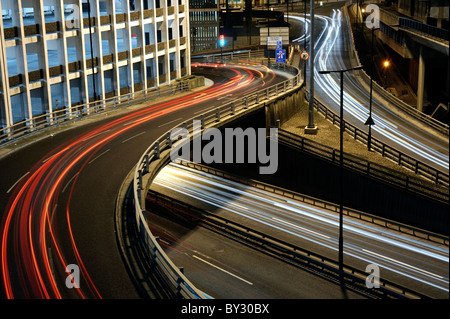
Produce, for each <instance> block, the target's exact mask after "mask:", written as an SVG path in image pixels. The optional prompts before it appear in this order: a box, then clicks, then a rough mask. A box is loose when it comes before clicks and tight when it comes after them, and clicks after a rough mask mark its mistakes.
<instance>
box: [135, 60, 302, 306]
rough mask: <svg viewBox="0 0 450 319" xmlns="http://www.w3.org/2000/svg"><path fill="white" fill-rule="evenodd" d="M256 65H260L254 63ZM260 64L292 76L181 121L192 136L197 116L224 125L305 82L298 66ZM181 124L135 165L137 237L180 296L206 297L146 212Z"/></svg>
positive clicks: (203, 122) (205, 124)
mask: <svg viewBox="0 0 450 319" xmlns="http://www.w3.org/2000/svg"><path fill="white" fill-rule="evenodd" d="M254 67H258V66H257V65H256V64H254ZM259 67H260V68H267V67H269V68H271V69H278V70H280V71H284V72H288V73H290V74H291V75H292V77H290V78H289V79H287V80H285V81H283V82H280V83H277V84H275V85H272V86H270V87H268V88H264V89H262V90H258V91H257V92H254V93H251V94H249V95H247V96H246V97H243V98H239V99H235V100H233V101H231V102H230V103H228V104H225V105H223V106H220V107H217V108H216V109H213V110H210V111H206V112H205V113H203V114H200V115H198V116H196V117H194V118H192V119H190V120H187V121H186V122H184V123H183V124H182V128H184V129H186V130H187V131H188V132H189V136H190V138H192V135H193V130H194V128H193V123H194V121H195V120H198V121H199V122H200V123H201V128H202V129H204V128H207V127H213V126H218V125H223V124H225V123H227V122H228V121H231V120H233V119H235V118H237V117H239V116H242V115H245V114H248V113H250V112H252V111H254V110H257V109H259V108H261V107H264V104H265V103H266V102H271V101H275V100H277V99H279V98H281V97H282V96H284V95H288V94H291V93H293V92H297V91H298V90H300V89H301V88H302V86H303V81H302V79H301V74H300V72H299V70H298V69H297V68H295V67H292V66H280V65H279V64H272V65H268V66H263V65H260V66H259ZM179 128H180V126H176V127H174V128H172V129H171V130H168V131H167V133H165V134H163V135H162V136H161V137H159V138H158V139H157V140H156V141H154V142H153V143H152V144H151V145H150V147H148V148H147V150H146V151H145V152H144V154H143V155H142V157H141V158H140V159H139V162H138V163H137V165H136V168H135V171H134V178H133V181H132V183H133V185H132V186H133V198H134V209H135V216H136V225H137V227H138V231H137V232H138V234H139V238H138V239H139V240H140V241H141V242H142V243H143V246H144V247H146V250H147V254H148V258H150V259H151V260H152V263H153V265H154V266H155V268H156V269H157V270H158V271H159V273H160V275H161V276H162V277H163V278H165V279H166V280H167V283H168V284H170V285H171V286H172V287H173V288H174V289H175V290H176V291H178V293H179V295H180V297H182V298H186V299H204V298H206V296H205V295H204V294H203V293H202V292H201V291H199V290H198V289H197V288H196V287H195V286H194V285H193V284H192V283H191V282H189V280H188V279H187V278H186V277H185V276H184V274H183V273H182V272H181V271H180V269H179V268H178V267H177V266H176V265H174V264H173V263H172V261H171V260H170V258H168V256H167V255H166V254H165V252H164V251H163V249H162V248H161V247H160V245H159V243H158V241H157V239H156V238H155V236H153V234H152V233H151V231H150V229H149V227H148V225H147V220H146V216H145V198H146V192H147V190H148V188H149V186H150V184H151V182H152V181H153V179H154V178H155V176H156V175H157V174H158V172H159V170H160V169H162V167H164V165H166V164H167V163H168V162H169V161H170V152H171V150H172V149H176V148H178V147H180V141H178V142H177V141H173V140H172V139H171V133H170V132H172V131H174V130H176V129H179Z"/></svg>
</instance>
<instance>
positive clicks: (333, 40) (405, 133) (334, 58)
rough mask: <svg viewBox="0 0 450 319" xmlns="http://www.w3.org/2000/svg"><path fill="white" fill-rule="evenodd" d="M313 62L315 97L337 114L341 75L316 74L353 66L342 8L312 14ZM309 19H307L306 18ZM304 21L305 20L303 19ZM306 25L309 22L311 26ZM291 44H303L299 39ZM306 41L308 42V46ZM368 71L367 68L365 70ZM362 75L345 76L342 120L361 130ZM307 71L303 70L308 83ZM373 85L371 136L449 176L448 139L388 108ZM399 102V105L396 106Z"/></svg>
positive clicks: (297, 20) (364, 108)
mask: <svg viewBox="0 0 450 319" xmlns="http://www.w3.org/2000/svg"><path fill="white" fill-rule="evenodd" d="M315 18H316V19H315V26H316V27H315V30H316V32H315V40H314V41H315V50H316V55H315V60H314V61H315V62H314V96H315V98H316V99H318V100H320V101H321V102H323V103H324V104H326V105H327V106H328V107H329V108H330V109H332V110H333V111H335V112H336V113H337V114H339V105H340V81H341V79H340V74H339V73H330V74H319V71H321V70H345V69H349V68H352V67H354V66H355V65H356V61H355V59H354V56H353V52H352V51H351V48H352V45H351V44H349V43H351V41H352V39H351V38H350V33H349V32H348V28H347V25H346V22H345V17H343V14H342V11H341V10H333V11H332V14H330V16H323V15H315ZM290 19H291V21H292V22H291V23H293V24H303V23H304V18H303V17H298V16H292V17H290ZM307 19H308V16H307ZM307 21H308V20H307ZM309 23H310V22H307V24H309ZM294 41H296V42H298V43H299V44H303V43H304V38H303V37H302V36H299V37H298V38H296V39H295V40H294ZM308 41H309V37H308V38H307V43H309V42H308ZM366 68H367V66H366ZM361 72H362V71H358V70H355V71H349V72H346V73H344V118H345V120H346V121H348V122H350V123H352V124H354V125H355V126H357V127H358V128H360V129H361V130H363V131H367V130H368V127H367V126H366V125H364V123H365V122H366V121H367V119H368V117H369V98H370V95H369V91H368V87H369V83H366V85H365V86H363V85H362V82H363V81H364V79H365V77H363V76H361ZM308 80H309V68H307V85H308ZM385 94H386V93H385V92H381V90H379V89H378V88H377V87H376V86H375V87H374V93H373V97H372V118H373V120H374V122H375V125H373V126H372V136H373V137H375V138H377V139H379V140H381V141H382V142H384V143H386V144H387V145H390V146H391V147H394V148H396V149H397V150H399V151H401V152H403V153H404V154H408V155H409V156H411V157H413V158H415V159H417V160H419V161H421V162H423V163H426V164H428V165H430V166H432V167H434V168H435V169H438V170H440V171H442V172H444V173H446V174H448V167H449V151H448V150H449V140H448V136H443V135H442V134H437V133H435V132H433V131H432V130H429V129H426V125H423V124H420V122H419V121H412V122H411V121H410V119H409V118H408V117H407V116H405V115H402V113H401V112H396V111H395V109H396V107H397V106H396V105H395V104H393V105H389V103H387V102H386V100H387V99H385V98H383V96H384V95H385ZM399 103H400V102H399Z"/></svg>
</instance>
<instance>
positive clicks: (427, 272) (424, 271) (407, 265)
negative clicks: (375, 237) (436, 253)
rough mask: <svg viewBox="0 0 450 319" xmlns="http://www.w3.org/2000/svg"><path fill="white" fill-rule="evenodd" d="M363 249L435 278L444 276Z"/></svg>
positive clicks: (367, 251)
mask: <svg viewBox="0 0 450 319" xmlns="http://www.w3.org/2000/svg"><path fill="white" fill-rule="evenodd" d="M363 251H365V252H366V253H369V254H372V255H375V256H378V257H380V258H384V259H387V260H389V261H392V262H395V263H397V264H400V265H403V266H406V267H410V268H412V269H415V270H418V271H421V272H423V273H426V274H429V275H431V276H434V277H437V278H439V279H443V278H444V277H442V276H439V275H436V274H433V273H431V272H429V271H426V270H423V269H420V268H417V267H414V266H412V265H409V264H406V263H404V262H401V261H399V260H396V259H393V258H390V257H387V256H383V255H380V254H377V253H374V252H373V251H370V250H367V249H363Z"/></svg>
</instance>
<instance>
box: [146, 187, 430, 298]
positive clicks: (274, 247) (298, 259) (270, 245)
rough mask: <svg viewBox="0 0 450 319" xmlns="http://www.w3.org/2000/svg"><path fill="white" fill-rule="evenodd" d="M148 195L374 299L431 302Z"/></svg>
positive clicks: (204, 213) (207, 214) (299, 249)
mask: <svg viewBox="0 0 450 319" xmlns="http://www.w3.org/2000/svg"><path fill="white" fill-rule="evenodd" d="M149 194H151V196H149V197H148V199H149V200H150V201H153V202H156V203H157V204H159V205H163V206H164V207H165V208H167V209H171V210H173V211H174V212H176V213H180V212H185V213H187V214H188V215H189V216H191V218H194V219H196V220H197V221H199V222H202V223H203V224H205V225H206V224H207V226H208V227H211V226H212V227H214V228H215V229H223V230H225V231H227V232H228V233H231V234H232V235H234V236H235V237H238V238H242V239H243V240H245V242H247V243H248V242H250V243H253V244H255V245H257V247H258V249H260V250H263V251H265V252H267V253H269V254H272V255H275V256H277V257H278V258H280V259H283V260H288V261H291V262H294V263H295V264H300V265H303V266H307V267H309V268H314V269H316V270H319V271H321V272H323V273H326V274H327V275H328V276H331V277H332V278H333V279H334V281H336V282H338V281H339V282H342V281H343V282H345V284H346V285H347V284H348V285H352V286H354V287H355V288H356V289H358V290H360V291H364V292H365V293H366V294H369V295H371V296H373V297H374V298H399V299H429V297H428V296H426V295H424V294H421V293H419V292H416V291H414V290H412V289H409V288H405V287H403V286H401V285H399V284H396V283H394V282H391V281H388V280H386V279H382V278H380V279H379V284H380V287H379V288H372V289H369V288H367V287H366V278H367V277H368V275H369V274H368V273H365V272H363V271H361V270H359V269H357V268H355V267H351V266H348V265H344V267H343V273H340V271H339V264H338V262H336V261H335V260H333V259H331V258H328V257H324V256H322V255H319V254H316V253H314V252H311V251H309V250H307V249H304V248H302V247H299V246H297V245H294V244H291V243H288V242H286V241H282V240H279V239H277V238H275V237H272V236H270V235H268V234H265V233H262V232H260V231H257V230H254V229H251V228H249V227H246V226H243V225H241V224H239V223H236V222H233V221H231V220H228V219H226V218H223V217H220V216H217V214H213V213H211V212H208V211H206V210H202V209H199V208H197V207H194V206H192V205H189V204H186V203H183V202H181V201H179V200H176V199H173V198H170V197H168V196H165V195H161V194H159V193H155V192H153V191H150V192H149Z"/></svg>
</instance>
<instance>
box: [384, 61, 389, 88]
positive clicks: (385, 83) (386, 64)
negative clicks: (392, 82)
mask: <svg viewBox="0 0 450 319" xmlns="http://www.w3.org/2000/svg"><path fill="white" fill-rule="evenodd" d="M389 65H390V62H389V60H384V62H383V66H384V71H383V72H384V88H387V69H388V67H389Z"/></svg>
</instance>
